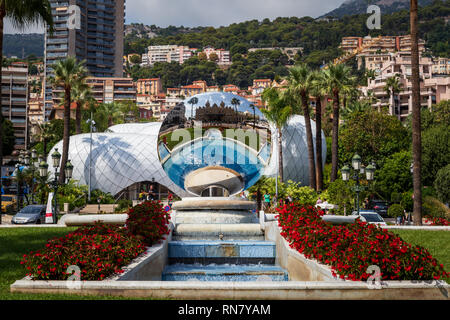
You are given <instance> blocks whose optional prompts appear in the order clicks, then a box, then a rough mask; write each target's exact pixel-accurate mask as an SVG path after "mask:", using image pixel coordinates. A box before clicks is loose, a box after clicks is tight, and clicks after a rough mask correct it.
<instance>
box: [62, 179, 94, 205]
mask: <svg viewBox="0 0 450 320" xmlns="http://www.w3.org/2000/svg"><path fill="white" fill-rule="evenodd" d="M87 192H88V188H87V186H85V185H78V184H77V183H76V181H75V180H70V181H69V183H66V184H64V185H62V186H61V185H60V186H59V187H58V204H59V208H60V209H63V208H64V203H68V204H69V210H73V209H75V208H81V207H83V206H84V205H85V204H86V197H87Z"/></svg>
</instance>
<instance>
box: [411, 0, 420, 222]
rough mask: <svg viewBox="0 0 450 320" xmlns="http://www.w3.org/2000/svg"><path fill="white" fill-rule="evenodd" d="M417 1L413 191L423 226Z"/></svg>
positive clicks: (413, 27) (416, 219)
mask: <svg viewBox="0 0 450 320" xmlns="http://www.w3.org/2000/svg"><path fill="white" fill-rule="evenodd" d="M418 20H419V18H418V7H417V0H411V7H410V23H411V72H412V74H411V82H412V153H413V189H414V200H413V203H414V206H413V207H414V209H413V217H414V224H415V225H421V224H422V190H421V187H422V177H421V171H422V154H421V152H422V140H421V119H420V74H419V38H418V32H419V30H418V29H419V23H418Z"/></svg>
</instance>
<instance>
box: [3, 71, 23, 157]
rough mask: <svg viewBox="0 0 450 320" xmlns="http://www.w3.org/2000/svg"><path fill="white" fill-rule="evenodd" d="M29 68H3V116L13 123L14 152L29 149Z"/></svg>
mask: <svg viewBox="0 0 450 320" xmlns="http://www.w3.org/2000/svg"><path fill="white" fill-rule="evenodd" d="M27 80H28V67H27V65H26V64H17V65H13V66H9V67H3V68H2V83H1V88H2V90H1V91H2V92H1V96H2V109H1V112H2V115H3V117H4V118H5V119H8V120H10V121H11V122H12V124H13V128H14V137H15V141H14V150H25V149H27V147H28V113H27V104H28V81H27Z"/></svg>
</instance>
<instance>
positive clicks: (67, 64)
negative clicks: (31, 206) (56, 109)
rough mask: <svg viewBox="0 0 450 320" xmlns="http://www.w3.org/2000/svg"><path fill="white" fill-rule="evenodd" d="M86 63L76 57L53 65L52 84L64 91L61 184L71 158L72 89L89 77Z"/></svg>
mask: <svg viewBox="0 0 450 320" xmlns="http://www.w3.org/2000/svg"><path fill="white" fill-rule="evenodd" d="M83 64H84V62H81V63H78V62H77V60H76V58H75V57H68V58H67V59H65V60H59V61H57V62H56V63H55V64H54V65H53V70H54V77H52V78H50V82H51V83H52V84H53V86H54V87H61V88H63V90H64V134H63V152H62V155H61V166H60V174H59V183H60V184H63V183H64V181H65V170H64V169H65V167H66V162H67V160H68V158H69V139H70V105H71V103H72V89H73V88H74V87H75V86H76V85H77V83H78V82H80V81H81V80H82V79H85V78H86V77H87V69H86V68H85V67H84V65H83Z"/></svg>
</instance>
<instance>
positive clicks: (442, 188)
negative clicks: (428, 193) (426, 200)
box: [434, 164, 450, 203]
mask: <svg viewBox="0 0 450 320" xmlns="http://www.w3.org/2000/svg"><path fill="white" fill-rule="evenodd" d="M434 189H435V190H436V194H437V196H438V198H439V200H441V201H442V202H444V203H448V202H449V201H450V164H448V165H446V166H445V167H443V168H441V169H440V170H439V171H438V172H437V174H436V179H435V180H434Z"/></svg>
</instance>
